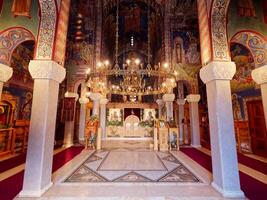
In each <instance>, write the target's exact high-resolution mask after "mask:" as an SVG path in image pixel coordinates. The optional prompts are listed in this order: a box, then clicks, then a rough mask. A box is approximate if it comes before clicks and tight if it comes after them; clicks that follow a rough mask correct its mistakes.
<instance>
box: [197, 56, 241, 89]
mask: <svg viewBox="0 0 267 200" xmlns="http://www.w3.org/2000/svg"><path fill="white" fill-rule="evenodd" d="M235 72H236V65H235V63H234V62H215V61H214V62H210V63H209V64H208V65H206V66H205V67H202V68H201V69H200V78H201V80H202V81H203V82H204V83H205V84H206V83H208V82H210V81H213V80H232V78H233V76H234V75H235Z"/></svg>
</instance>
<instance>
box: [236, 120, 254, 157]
mask: <svg viewBox="0 0 267 200" xmlns="http://www.w3.org/2000/svg"><path fill="white" fill-rule="evenodd" d="M235 135H236V146H237V149H238V151H239V152H240V153H251V152H252V150H251V139H250V134H249V126H248V121H235Z"/></svg>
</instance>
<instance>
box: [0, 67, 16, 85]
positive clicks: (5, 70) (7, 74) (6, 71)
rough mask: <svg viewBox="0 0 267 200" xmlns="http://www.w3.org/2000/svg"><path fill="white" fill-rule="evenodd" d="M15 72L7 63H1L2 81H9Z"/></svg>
mask: <svg viewBox="0 0 267 200" xmlns="http://www.w3.org/2000/svg"><path fill="white" fill-rule="evenodd" d="M12 74H13V69H12V68H11V67H9V66H7V65H5V64H2V63H0V82H7V81H8V80H9V79H10V78H11V77H12Z"/></svg>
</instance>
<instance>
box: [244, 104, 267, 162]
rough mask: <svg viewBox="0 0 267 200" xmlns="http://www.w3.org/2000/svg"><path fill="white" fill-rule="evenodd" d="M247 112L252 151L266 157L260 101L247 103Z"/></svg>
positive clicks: (264, 131)
mask: <svg viewBox="0 0 267 200" xmlns="http://www.w3.org/2000/svg"><path fill="white" fill-rule="evenodd" d="M247 110H248V123H249V131H250V134H251V147H252V151H253V153H255V154H257V155H260V156H264V157H267V131H266V124H265V118H264V112H263V105H262V101H261V100H253V101H247Z"/></svg>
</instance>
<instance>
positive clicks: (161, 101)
mask: <svg viewBox="0 0 267 200" xmlns="http://www.w3.org/2000/svg"><path fill="white" fill-rule="evenodd" d="M156 103H157V104H158V105H159V106H162V105H163V103H164V102H163V100H162V99H157V100H156Z"/></svg>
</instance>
